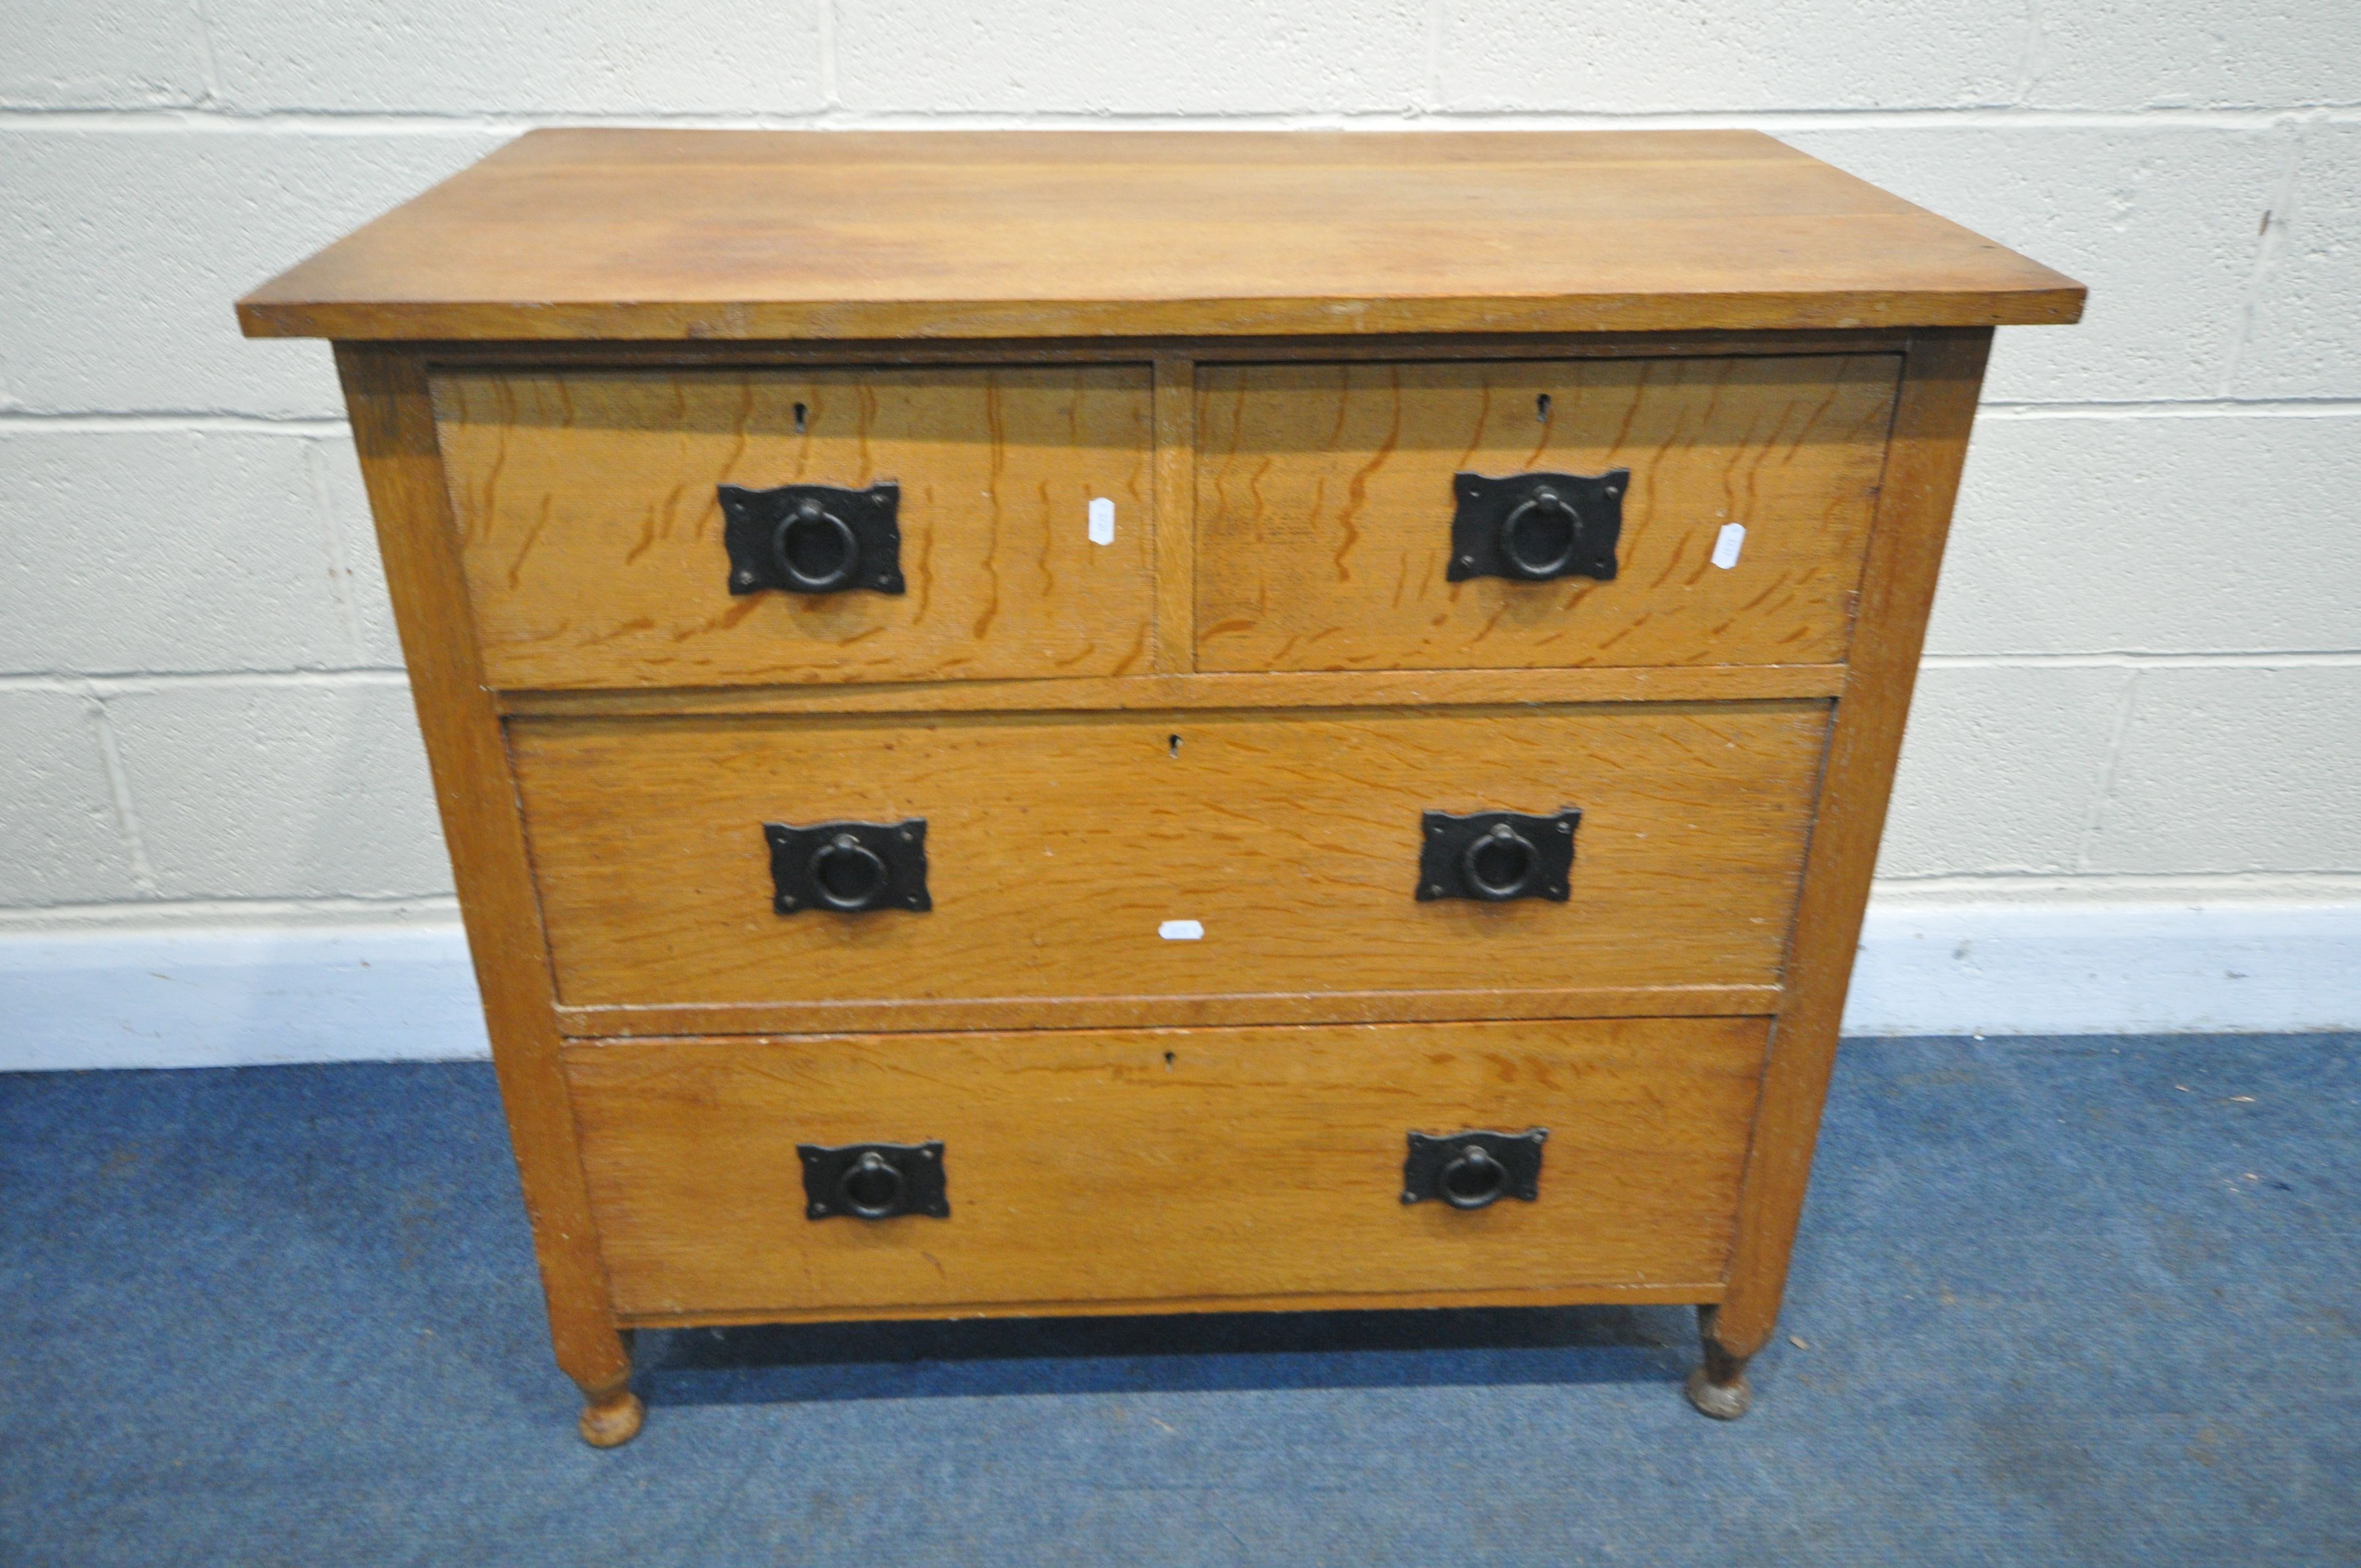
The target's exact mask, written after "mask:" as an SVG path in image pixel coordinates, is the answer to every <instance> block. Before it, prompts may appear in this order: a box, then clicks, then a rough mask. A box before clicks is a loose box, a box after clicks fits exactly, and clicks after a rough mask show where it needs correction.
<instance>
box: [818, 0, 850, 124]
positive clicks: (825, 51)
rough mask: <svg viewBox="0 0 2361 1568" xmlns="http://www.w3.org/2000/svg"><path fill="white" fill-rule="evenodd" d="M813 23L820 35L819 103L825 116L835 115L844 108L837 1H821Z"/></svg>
mask: <svg viewBox="0 0 2361 1568" xmlns="http://www.w3.org/2000/svg"><path fill="white" fill-rule="evenodd" d="M817 11H818V15H817V16H814V18H813V23H814V26H815V27H816V29H817V30H818V34H819V49H818V53H819V101H820V109H821V113H823V114H834V113H836V112H837V111H838V110H840V109H841V108H842V107H843V106H844V100H843V98H842V96H841V95H840V93H838V91H837V59H836V0H819V4H818V7H817Z"/></svg>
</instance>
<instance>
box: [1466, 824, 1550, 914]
mask: <svg viewBox="0 0 2361 1568" xmlns="http://www.w3.org/2000/svg"><path fill="white" fill-rule="evenodd" d="M1541 869H1542V852H1541V850H1538V849H1535V848H1534V847H1533V841H1532V839H1528V838H1526V837H1525V836H1524V835H1523V834H1522V833H1520V832H1518V831H1517V830H1516V829H1515V828H1511V827H1510V826H1509V825H1508V824H1507V823H1505V822H1496V823H1494V824H1493V825H1492V828H1491V830H1490V831H1489V832H1488V833H1485V834H1484V835H1483V836H1482V837H1480V838H1478V839H1475V840H1473V841H1472V842H1471V843H1469V844H1468V846H1467V852H1466V854H1464V855H1462V856H1460V858H1459V870H1460V872H1461V873H1462V874H1463V875H1465V876H1466V879H1467V891H1468V892H1470V893H1472V894H1475V895H1476V896H1477V897H1478V898H1486V899H1491V900H1493V901H1495V902H1498V901H1499V900H1500V899H1504V898H1514V897H1516V896H1517V895H1518V894H1521V893H1524V892H1526V891H1527V890H1528V889H1530V888H1531V887H1532V884H1533V878H1534V877H1536V876H1538V875H1540V874H1541Z"/></svg>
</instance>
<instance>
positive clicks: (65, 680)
mask: <svg viewBox="0 0 2361 1568" xmlns="http://www.w3.org/2000/svg"><path fill="white" fill-rule="evenodd" d="M409 685H410V676H409V675H408V674H405V673H404V672H403V671H402V670H401V668H400V667H399V666H396V667H393V668H390V669H388V668H352V669H324V670H117V671H109V672H107V673H105V674H77V673H74V672H71V671H67V672H58V671H50V672H27V673H25V674H0V692H70V693H77V694H80V695H82V696H97V697H107V696H129V695H134V694H141V695H144V694H147V693H150V692H159V691H165V690H183V691H185V690H192V689H197V688H218V687H225V686H262V687H268V688H272V689H280V688H286V687H292V686H311V687H323V686H324V687H335V688H338V689H342V690H346V691H359V690H379V689H384V688H407V687H408V686H409Z"/></svg>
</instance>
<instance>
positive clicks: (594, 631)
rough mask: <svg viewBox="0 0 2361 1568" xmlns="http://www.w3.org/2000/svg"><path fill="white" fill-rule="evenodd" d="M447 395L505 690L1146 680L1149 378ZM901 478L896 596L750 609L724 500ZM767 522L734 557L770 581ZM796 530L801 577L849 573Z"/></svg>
mask: <svg viewBox="0 0 2361 1568" xmlns="http://www.w3.org/2000/svg"><path fill="white" fill-rule="evenodd" d="M434 412H435V424H436V429H437V432H438V437H439V440H440V442H441V444H442V450H443V458H444V463H445V466H446V468H447V470H448V472H449V475H450V484H451V499H452V507H453V510H454V512H455V515H456V519H457V522H458V527H459V536H460V549H461V555H462V559H463V562H464V565H465V566H466V570H467V593H468V598H469V602H470V605H471V607H472V609H473V611H474V614H475V618H476V623H477V629H478V640H479V641H480V643H481V646H482V649H483V658H484V668H485V672H486V674H487V675H488V677H489V680H490V681H491V683H492V684H493V685H498V686H505V687H521V688H546V689H568V688H579V687H645V686H700V685H741V684H747V683H764V682H769V683H803V682H815V681H828V682H839V681H903V680H953V679H981V678H988V677H1002V678H1006V677H1024V676H1057V675H1113V674H1127V673H1131V672H1133V671H1136V670H1142V669H1145V668H1146V667H1147V660H1148V638H1149V630H1150V620H1151V606H1152V602H1153V598H1154V576H1153V571H1152V567H1151V565H1150V563H1151V562H1152V560H1153V559H1154V553H1155V552H1154V532H1155V526H1154V521H1153V519H1152V516H1151V495H1152V489H1153V487H1152V484H1151V481H1150V468H1151V465H1152V460H1153V452H1152V436H1151V420H1150V415H1149V388H1148V368H1147V367H1145V366H1142V365H1093V366H1054V367H1043V366H1036V367H972V368H958V367H950V368H943V367H876V368H868V369H831V370H749V369H732V370H694V369H674V370H642V371H634V370H596V371H593V370H570V371H533V370H477V371H453V372H449V373H446V374H444V375H441V376H438V377H436V378H434ZM886 481H890V482H891V483H892V484H893V485H894V486H895V492H896V493H895V500H894V508H895V527H896V529H897V530H898V533H899V540H898V546H897V547H896V559H897V562H898V567H899V572H900V577H901V591H899V592H897V593H888V592H880V591H874V590H873V587H868V586H857V587H845V588H842V589H840V590H837V591H828V592H808V593H807V592H790V591H784V590H783V589H781V588H780V587H776V586H769V587H760V588H757V589H753V590H751V591H738V592H733V581H734V579H733V567H734V566H735V565H736V564H737V560H736V557H734V556H733V555H732V554H731V552H730V549H729V548H728V547H727V544H728V540H727V534H728V532H729V524H728V520H727V518H726V516H725V513H724V510H723V507H722V504H721V501H720V499H719V497H720V488H721V487H722V486H724V485H729V486H733V487H737V488H742V489H747V490H756V491H774V490H777V489H779V488H781V487H785V486H790V485H805V486H828V487H831V488H834V489H836V490H850V491H864V490H865V489H866V488H867V487H870V486H871V485H873V484H877V483H880V482H886ZM831 504H834V505H837V510H840V511H843V510H846V509H845V507H844V506H843V505H841V504H838V503H831ZM834 515H835V513H833V512H828V511H825V510H823V512H822V514H821V516H822V518H823V519H826V518H830V517H833V516H834ZM847 515H848V517H850V518H854V519H858V518H861V517H862V516H863V515H864V514H862V513H859V512H848V513H847ZM773 521H777V520H773ZM748 526H749V527H750V528H751V529H752V532H753V533H755V534H757V535H759V537H757V538H754V539H752V540H751V541H750V542H749V543H747V544H746V545H745V546H743V547H744V548H746V549H748V550H750V551H751V552H752V554H751V555H750V557H749V558H750V559H751V560H752V561H753V562H754V564H755V565H758V566H759V567H761V568H762V569H763V570H765V571H767V570H770V569H771V567H770V565H769V563H770V560H771V554H770V553H769V552H770V545H771V543H772V542H773V540H774V537H775V534H776V530H775V529H773V528H770V527H769V526H768V525H767V524H765V525H764V526H763V527H760V528H754V527H752V524H749V525H748ZM797 527H798V532H796V534H795V535H794V536H793V538H792V540H791V541H790V543H792V545H793V547H794V549H795V551H796V554H798V556H799V558H801V557H805V556H808V557H809V559H808V561H807V566H806V570H807V574H808V575H812V576H824V574H825V573H826V572H827V571H828V570H829V569H832V568H833V567H834V566H835V565H839V564H840V560H841V553H842V551H843V549H844V547H845V546H844V544H843V543H842V542H840V541H839V540H837V539H835V538H834V537H833V536H832V535H831V532H830V529H829V527H827V526H821V525H820V524H819V523H818V522H816V523H815V524H814V525H812V526H810V527H808V528H805V527H803V526H802V525H800V524H798V525H797ZM847 527H848V528H850V527H851V522H848V523H847ZM807 536H808V537H807ZM846 538H848V539H850V540H851V543H852V545H853V546H855V547H858V548H861V549H863V550H864V551H865V553H864V554H860V555H859V556H858V559H859V561H860V563H861V564H862V566H863V568H864V570H863V571H862V573H860V574H857V575H856V576H855V577H854V578H853V579H852V580H855V581H857V582H859V583H862V584H864V585H865V584H868V583H869V582H871V581H872V579H871V577H870V576H869V575H868V573H867V571H866V569H865V568H867V567H869V566H874V565H880V564H881V563H882V561H883V559H884V554H885V549H886V547H885V545H884V543H882V542H881V541H880V540H878V539H875V538H871V539H868V541H867V543H866V544H865V546H864V545H863V544H862V536H860V535H858V534H848V535H846ZM736 586H737V587H741V588H742V587H744V585H736Z"/></svg>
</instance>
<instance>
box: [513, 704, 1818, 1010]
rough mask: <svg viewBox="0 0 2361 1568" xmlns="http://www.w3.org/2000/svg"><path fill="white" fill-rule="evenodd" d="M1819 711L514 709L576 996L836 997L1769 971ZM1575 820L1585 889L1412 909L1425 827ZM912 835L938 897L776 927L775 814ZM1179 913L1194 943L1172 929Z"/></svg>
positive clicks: (1806, 803)
mask: <svg viewBox="0 0 2361 1568" xmlns="http://www.w3.org/2000/svg"><path fill="white" fill-rule="evenodd" d="M1826 719H1827V709H1826V706H1825V705H1824V704H1819V703H1793V704H1762V705H1746V706H1739V705H1729V706H1723V707H1691V708H1666V707H1656V706H1653V705H1652V706H1647V707H1639V706H1629V707H1608V708H1561V709H1539V710H1529V709H1505V710H1504V709H1455V710H1443V711H1427V712H1419V711H1412V712H1401V711H1389V710H1378V711H1374V712H1359V713H1353V714H1349V715H1329V714H1318V713H1313V714H1303V713H1287V714H1279V713H1210V714H1206V713H1200V714H1193V715H1185V716H1184V715H1124V716H1120V717H1118V716H1097V715H1090V716H1064V715H1041V716H1008V717H999V716H984V717H966V716H957V717H953V716H944V717H938V718H926V719H912V720H899V719H874V720H872V719H862V718H810V719H758V718H742V719H690V718H682V719H643V720H636V721H630V722H619V721H607V720H596V719H534V720H523V719H512V720H511V721H510V724H511V747H512V750H513V752H514V755H515V760H516V768H517V776H518V782H519V788H520V794H521V795H522V801H523V806H524V814H525V820H526V825H527V832H528V835H529V837H530V839H531V840H532V844H533V857H534V863H535V867H536V871H537V873H538V876H539V880H540V886H541V893H542V907H543V911H544V919H545V921H546V924H547V927H548V930H549V937H550V946H551V951H552V954H553V956H554V959H555V963H556V968H557V975H558V988H559V994H560V998H561V999H562V1000H563V1001H564V1002H566V1003H569V1004H572V1005H575V1006H597V1005H601V1004H604V1005H624V1006H628V1005H634V1004H636V1005H712V1004H717V1003H723V1004H726V1003H789V1002H811V1003H829V1004H831V1005H836V1006H842V1005H844V1004H847V1003H859V1002H868V1001H883V1002H928V1001H958V1000H964V999H969V998H983V999H991V998H1027V997H1030V998H1059V997H1071V998H1090V997H1101V998H1104V997H1137V996H1149V995H1166V996H1176V997H1178V996H1201V995H1241V994H1247V995H1265V994H1268V995H1273V996H1281V997H1283V996H1286V995H1289V994H1290V993H1294V994H1298V995H1305V996H1317V995H1319V994H1322V993H1324V992H1336V991H1344V992H1367V991H1385V990H1400V991H1433V990H1463V989H1475V990H1485V989H1489V990H1497V991H1511V992H1513V991H1520V990H1562V989H1573V988H1594V987H1595V988H1602V989H1605V988H1626V987H1645V986H1685V985H1768V984H1775V983H1776V982H1777V981H1778V976H1779V965H1780V961H1781V957H1782V952H1783V949H1784V944H1785V932H1786V926H1787V921H1788V918H1789V916H1790V915H1791V913H1792V911H1793V907H1794V900H1795V878H1796V874H1797V872H1798V870H1799V868H1800V866H1801V863H1802V856H1803V850H1804V839H1805V824H1806V819H1807V817H1808V814H1809V811H1810V806H1811V798H1812V791H1813V786H1814V784H1815V782H1816V779H1817V773H1818V770H1819V763H1820V756H1821V747H1822V741H1823V737H1824V733H1825V725H1826ZM1569 805H1571V806H1580V807H1581V808H1582V810H1583V812H1584V817H1583V822H1582V827H1581V830H1580V833H1579V835H1578V836H1577V839H1576V862H1575V873H1574V876H1573V878H1572V897H1571V900H1570V902H1568V903H1565V904H1555V903H1550V902H1546V901H1543V900H1534V899H1527V900H1518V901H1514V902H1511V903H1508V904H1499V905H1488V904H1477V903H1472V902H1468V901H1464V900H1445V901H1440V902H1436V903H1428V904H1422V903H1418V902H1416V901H1415V900H1414V898H1413V896H1412V894H1413V893H1414V890H1415V885H1416V879H1417V867H1418V852H1419V851H1418V846H1419V823H1420V814H1421V813H1422V811H1425V810H1428V809H1437V810H1450V811H1462V812H1464V811H1470V810H1477V809H1484V808H1497V809H1505V810H1518V811H1527V812H1535V813H1543V812H1554V811H1556V810H1558V809H1560V808H1561V807H1563V806H1569ZM904 817H925V818H926V819H927V823H928V830H927V854H928V886H929V888H930V890H931V893H932V895H933V902H934V908H933V910H932V912H931V913H928V914H924V915H918V914H908V913H902V912H891V911H885V912H878V913H875V914H870V915H863V916H834V915H824V914H822V913H820V912H817V911H811V912H806V913H804V914H800V915H795V916H778V915H774V913H772V909H771V893H772V889H771V883H770V876H769V861H768V856H767V851H766V850H765V848H764V845H763V835H762V824H763V823H764V822H766V821H775V822H789V823H811V822H821V821H829V820H834V819H839V818H857V819H862V820H868V821H898V820H900V819H902V818H904ZM1173 919H1193V920H1197V921H1200V922H1202V924H1203V927H1204V938H1203V939H1202V940H1200V941H1167V940H1163V939H1161V938H1159V934H1158V933H1159V927H1160V925H1161V923H1162V922H1164V921H1166V920H1173ZM1359 1015H1363V1014H1359V1013H1357V1012H1356V1013H1354V1014H1347V1016H1359ZM848 1026H874V1027H891V1026H892V1024H891V1022H890V1021H881V1022H880V1023H879V1024H876V1025H848Z"/></svg>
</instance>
